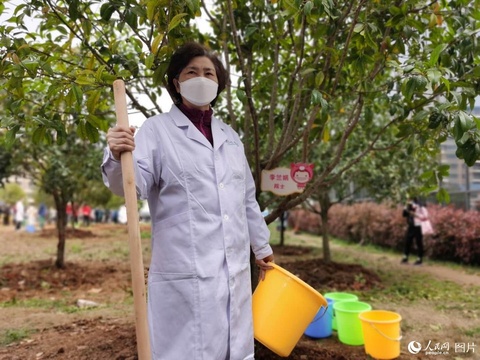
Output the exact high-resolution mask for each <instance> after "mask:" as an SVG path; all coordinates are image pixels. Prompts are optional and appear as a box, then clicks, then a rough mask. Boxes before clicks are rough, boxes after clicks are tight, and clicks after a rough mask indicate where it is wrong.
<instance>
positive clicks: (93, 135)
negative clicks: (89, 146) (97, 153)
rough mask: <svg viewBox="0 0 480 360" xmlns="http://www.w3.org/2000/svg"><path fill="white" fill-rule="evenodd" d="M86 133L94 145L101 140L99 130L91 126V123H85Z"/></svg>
mask: <svg viewBox="0 0 480 360" xmlns="http://www.w3.org/2000/svg"><path fill="white" fill-rule="evenodd" d="M85 133H86V135H87V139H88V140H90V142H92V143H96V142H97V141H98V140H99V139H100V133H99V132H98V129H97V128H95V127H94V126H93V125H92V124H90V122H87V123H85Z"/></svg>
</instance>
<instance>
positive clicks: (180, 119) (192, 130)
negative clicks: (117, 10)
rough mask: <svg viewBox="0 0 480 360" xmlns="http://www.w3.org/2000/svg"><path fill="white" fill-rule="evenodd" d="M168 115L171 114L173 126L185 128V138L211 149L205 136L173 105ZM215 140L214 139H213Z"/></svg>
mask: <svg viewBox="0 0 480 360" xmlns="http://www.w3.org/2000/svg"><path fill="white" fill-rule="evenodd" d="M170 113H171V114H172V118H173V121H174V122H175V125H177V126H178V127H183V128H185V127H186V128H187V129H186V136H187V138H189V139H191V140H194V141H197V142H199V143H200V144H202V145H204V146H206V147H208V148H209V149H212V145H211V144H210V142H209V141H208V140H207V138H206V137H205V135H203V134H202V133H201V132H200V130H198V129H197V128H196V127H195V125H193V123H192V122H191V121H190V119H188V118H187V117H186V116H185V114H184V113H183V112H182V111H181V110H180V109H179V108H178V107H177V106H175V105H173V106H172V109H171V110H170ZM214 138H215V137H214Z"/></svg>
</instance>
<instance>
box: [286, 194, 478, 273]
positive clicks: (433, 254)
mask: <svg viewBox="0 0 480 360" xmlns="http://www.w3.org/2000/svg"><path fill="white" fill-rule="evenodd" d="M428 212H429V213H430V221H431V222H432V225H433V228H434V230H435V234H434V235H430V236H424V248H425V254H426V256H428V257H429V258H431V259H436V260H447V261H454V262H458V263H463V264H469V265H480V213H479V212H477V211H474V210H471V211H464V210H461V209H457V208H454V207H453V206H438V205H429V206H428ZM289 224H290V226H291V227H293V228H296V229H298V230H301V231H306V232H309V233H314V234H320V233H321V221H320V216H319V215H318V214H314V213H313V212H310V211H307V210H304V209H294V210H291V211H290V217H289ZM328 225H329V234H330V235H331V236H334V237H336V238H339V239H343V240H346V241H350V242H354V243H359V244H374V245H377V246H381V247H386V248H391V249H394V250H396V251H402V250H403V245H404V239H405V232H406V229H407V224H406V220H405V218H404V217H403V216H402V207H399V206H391V205H389V204H376V203H371V202H364V203H357V204H353V205H343V204H337V205H334V206H332V207H331V209H330V211H329V214H328Z"/></svg>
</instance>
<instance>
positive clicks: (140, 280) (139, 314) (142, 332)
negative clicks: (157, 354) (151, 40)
mask: <svg viewBox="0 0 480 360" xmlns="http://www.w3.org/2000/svg"><path fill="white" fill-rule="evenodd" d="M113 96H114V98H115V112H116V115H117V123H118V124H119V125H123V126H129V123H128V112H127V100H126V95H125V83H124V82H123V80H115V81H114V82H113ZM120 161H121V165H122V176H123V190H124V193H125V206H126V208H127V226H128V238H129V244H130V266H131V271H132V288H133V304H134V307H135V328H136V335H137V351H138V358H139V360H150V359H151V351H150V338H149V333H148V321H147V302H146V294H145V274H144V267H143V257H142V242H141V237H140V226H139V220H138V207H137V190H136V187H135V171H134V169H133V155H132V152H131V151H125V152H123V153H122V154H121V157H120Z"/></svg>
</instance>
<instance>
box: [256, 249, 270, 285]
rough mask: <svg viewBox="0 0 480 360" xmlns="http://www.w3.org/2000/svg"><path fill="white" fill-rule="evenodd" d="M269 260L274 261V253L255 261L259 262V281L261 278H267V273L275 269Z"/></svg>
mask: <svg viewBox="0 0 480 360" xmlns="http://www.w3.org/2000/svg"><path fill="white" fill-rule="evenodd" d="M269 262H274V257H273V254H272V255H268V256H267V257H266V258H263V259H256V260H255V263H256V264H257V266H258V269H259V274H258V280H259V281H260V280H262V281H263V280H265V273H266V272H267V271H268V270H270V269H273V266H272V265H269V264H268V263H269Z"/></svg>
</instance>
